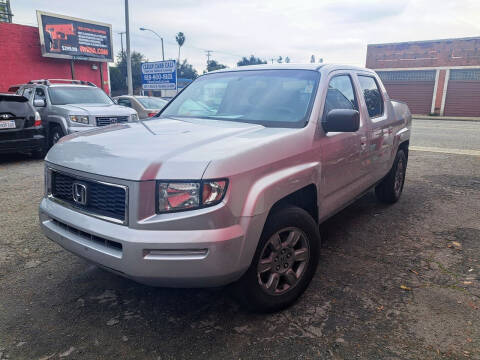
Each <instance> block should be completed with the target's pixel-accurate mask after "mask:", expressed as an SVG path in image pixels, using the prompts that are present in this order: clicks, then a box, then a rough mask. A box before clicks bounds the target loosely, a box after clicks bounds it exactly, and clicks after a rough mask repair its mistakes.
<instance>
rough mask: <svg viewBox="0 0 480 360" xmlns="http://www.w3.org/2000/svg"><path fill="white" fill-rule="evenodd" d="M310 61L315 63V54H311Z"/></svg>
mask: <svg viewBox="0 0 480 360" xmlns="http://www.w3.org/2000/svg"><path fill="white" fill-rule="evenodd" d="M310 62H311V63H312V64H313V63H315V55H312V56H311V57H310Z"/></svg>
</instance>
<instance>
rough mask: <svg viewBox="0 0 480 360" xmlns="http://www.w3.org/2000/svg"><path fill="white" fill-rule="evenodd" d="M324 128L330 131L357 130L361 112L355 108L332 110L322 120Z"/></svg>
mask: <svg viewBox="0 0 480 360" xmlns="http://www.w3.org/2000/svg"><path fill="white" fill-rule="evenodd" d="M322 126H323V130H325V132H326V133H328V132H355V131H357V130H358V128H359V127H360V113H359V112H358V111H357V110H353V109H333V110H330V111H329V112H328V114H327V116H326V118H325V119H324V120H323V121H322Z"/></svg>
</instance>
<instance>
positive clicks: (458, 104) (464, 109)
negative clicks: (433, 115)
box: [444, 69, 480, 116]
mask: <svg viewBox="0 0 480 360" xmlns="http://www.w3.org/2000/svg"><path fill="white" fill-rule="evenodd" d="M444 115H445V116H480V69H461V70H460V69H458V70H453V69H452V70H450V77H449V79H448V85H447V96H446V97H445V108H444Z"/></svg>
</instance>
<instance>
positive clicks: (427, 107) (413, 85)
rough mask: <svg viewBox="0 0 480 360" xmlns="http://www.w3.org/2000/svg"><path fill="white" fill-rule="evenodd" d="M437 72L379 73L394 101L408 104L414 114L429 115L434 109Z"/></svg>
mask: <svg viewBox="0 0 480 360" xmlns="http://www.w3.org/2000/svg"><path fill="white" fill-rule="evenodd" d="M435 72H436V71H435V70H411V71H403V70H402V71H377V73H378V75H379V76H380V78H381V79H382V82H383V84H384V85H385V88H386V89H387V92H388V95H389V96H390V99H392V100H400V101H404V102H406V103H407V105H408V107H409V108H410V111H411V112H412V114H420V115H428V114H430V112H431V109H432V99H433V89H434V87H435Z"/></svg>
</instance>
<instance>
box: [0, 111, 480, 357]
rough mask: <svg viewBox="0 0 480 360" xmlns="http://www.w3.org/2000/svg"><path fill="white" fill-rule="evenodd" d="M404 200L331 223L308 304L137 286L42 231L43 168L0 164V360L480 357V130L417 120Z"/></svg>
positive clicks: (325, 228)
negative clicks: (265, 309) (269, 308)
mask: <svg viewBox="0 0 480 360" xmlns="http://www.w3.org/2000/svg"><path fill="white" fill-rule="evenodd" d="M413 127H414V130H413V131H414V134H413V139H412V142H411V144H410V145H411V151H410V155H409V164H408V171H407V179H406V183H405V188H404V193H403V196H402V199H401V200H400V201H399V202H398V203H397V204H395V205H393V206H386V205H381V204H379V203H377V202H376V201H375V198H374V196H373V194H368V195H366V196H364V197H363V198H362V199H360V200H359V201H357V202H356V203H354V204H353V205H351V206H349V207H348V208H347V209H345V210H344V211H342V212H341V213H339V214H338V215H336V216H335V217H333V218H332V219H330V220H329V221H327V223H325V224H323V225H322V227H321V233H322V240H323V245H322V256H321V260H320V265H319V268H318V271H317V274H316V276H315V277H314V279H313V281H312V283H311V285H310V287H309V289H308V290H307V291H306V293H305V294H304V295H303V296H302V298H301V299H300V301H299V302H298V303H296V304H295V305H294V306H293V307H291V308H290V309H288V310H286V311H283V312H280V313H276V314H271V315H258V314H251V313H248V312H246V311H244V310H243V309H242V308H240V307H239V306H238V305H237V304H236V303H235V301H233V300H232V299H231V298H230V296H229V292H228V289H226V288H218V289H217V288H216V289H165V288H152V287H147V286H143V285H139V284H136V283H134V282H132V281H130V280H127V279H124V278H121V277H118V276H116V275H113V274H110V273H108V272H105V271H103V270H101V269H99V268H97V267H96V266H93V265H91V264H89V263H87V262H86V261H84V260H82V259H80V258H78V257H76V256H74V255H71V254H70V253H68V252H66V251H65V250H63V249H62V248H61V247H59V246H57V245H56V244H54V243H52V242H51V241H49V240H47V239H46V238H45V237H44V236H43V235H42V233H41V232H40V228H39V224H38V219H37V206H38V203H39V201H40V198H41V197H42V194H43V161H39V160H32V159H30V158H29V157H28V156H21V155H18V156H12V155H8V156H3V157H1V158H0V181H1V185H2V188H1V190H0V208H1V209H2V211H1V215H2V217H1V220H0V225H1V231H2V232H1V234H2V235H1V236H0V359H1V360H3V359H44V360H45V359H58V358H61V359H79V358H82V359H104V358H105V359H106V358H109V359H111V358H120V359H124V358H129V359H180V358H182V359H233V358H235V359H244V358H273V359H318V358H326V359H355V358H362V359H364V358H368V359H399V358H401V359H437V358H445V359H459V358H466V359H480V284H479V279H480V122H462V121H456V122H453V121H432V120H415V121H414V124H413Z"/></svg>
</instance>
